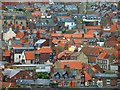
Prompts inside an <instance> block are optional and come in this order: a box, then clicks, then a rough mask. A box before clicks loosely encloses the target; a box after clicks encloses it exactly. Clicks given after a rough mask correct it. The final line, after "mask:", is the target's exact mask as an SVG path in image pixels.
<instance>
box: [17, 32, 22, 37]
mask: <svg viewBox="0 0 120 90" xmlns="http://www.w3.org/2000/svg"><path fill="white" fill-rule="evenodd" d="M23 36H24V33H23V32H18V33H17V35H16V38H22V37H23Z"/></svg>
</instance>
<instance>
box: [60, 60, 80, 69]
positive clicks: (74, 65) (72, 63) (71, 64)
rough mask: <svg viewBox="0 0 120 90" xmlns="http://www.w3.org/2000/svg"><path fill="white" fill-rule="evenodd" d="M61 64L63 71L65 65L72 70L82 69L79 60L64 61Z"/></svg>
mask: <svg viewBox="0 0 120 90" xmlns="http://www.w3.org/2000/svg"><path fill="white" fill-rule="evenodd" d="M60 63H61V64H60V65H61V66H60V67H61V68H62V69H64V66H65V65H68V66H69V67H70V68H71V69H82V63H81V62H80V61H78V60H63V61H60Z"/></svg>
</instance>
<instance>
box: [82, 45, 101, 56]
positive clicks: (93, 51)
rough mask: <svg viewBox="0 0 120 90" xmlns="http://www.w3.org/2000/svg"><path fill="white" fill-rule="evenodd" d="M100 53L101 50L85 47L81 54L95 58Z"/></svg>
mask: <svg viewBox="0 0 120 90" xmlns="http://www.w3.org/2000/svg"><path fill="white" fill-rule="evenodd" d="M100 51H101V50H100V49H99V48H97V47H83V48H82V49H81V52H83V53H84V54H86V55H93V56H98V55H99V53H100Z"/></svg>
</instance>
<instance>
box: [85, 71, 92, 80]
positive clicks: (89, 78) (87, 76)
mask: <svg viewBox="0 0 120 90" xmlns="http://www.w3.org/2000/svg"><path fill="white" fill-rule="evenodd" d="M83 73H84V75H85V81H89V80H91V76H90V74H88V73H87V72H86V71H84V72H83Z"/></svg>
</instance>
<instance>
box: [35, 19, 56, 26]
mask: <svg viewBox="0 0 120 90" xmlns="http://www.w3.org/2000/svg"><path fill="white" fill-rule="evenodd" d="M36 26H55V22H54V21H53V20H52V19H46V20H45V19H42V20H40V21H37V22H36Z"/></svg>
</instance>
